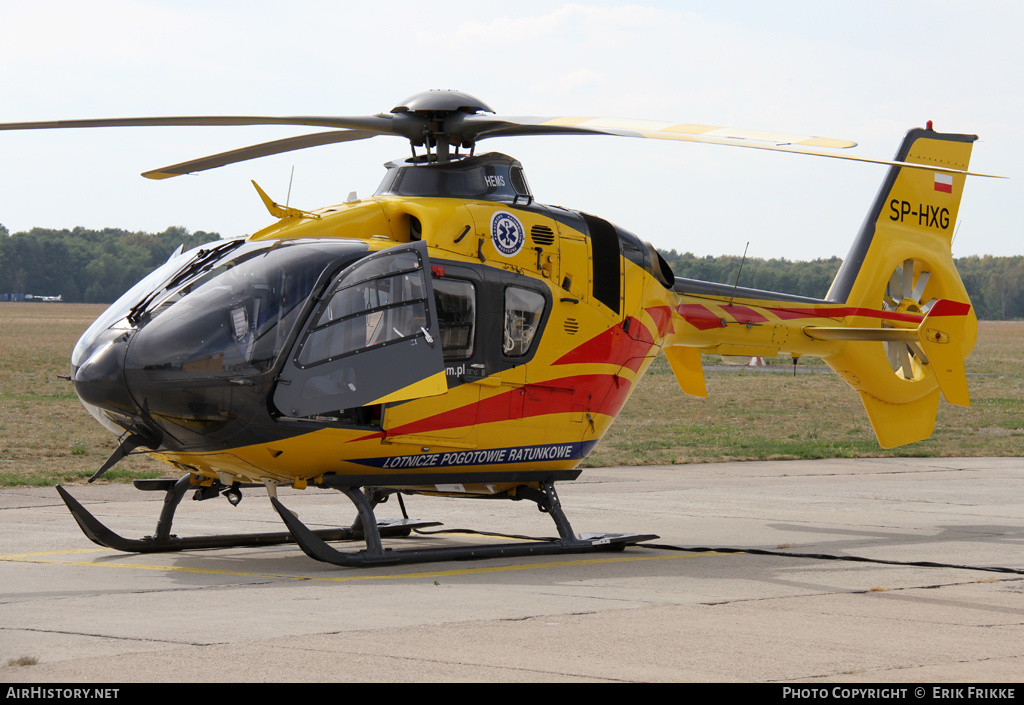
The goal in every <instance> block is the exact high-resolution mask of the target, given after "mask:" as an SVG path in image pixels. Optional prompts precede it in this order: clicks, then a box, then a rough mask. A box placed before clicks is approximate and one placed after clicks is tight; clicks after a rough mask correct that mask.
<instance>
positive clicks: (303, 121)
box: [0, 115, 398, 134]
mask: <svg viewBox="0 0 1024 705" xmlns="http://www.w3.org/2000/svg"><path fill="white" fill-rule="evenodd" d="M395 117H396V116H394V115H364V116H355V117H315V116H309V117H301V116H298V117H266V116H247V115H236V116H229V115H224V116H216V115H200V116H193V117H133V118H96V119H89V120H49V121H43V122H5V123H0V130H50V129H64V128H71V127H217V126H231V125H310V126H312V127H342V128H346V129H350V130H375V131H377V132H380V133H389V134H398V133H397V132H395V130H394V127H395V125H396V122H398V121H396V120H395Z"/></svg>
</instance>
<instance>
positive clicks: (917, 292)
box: [882, 259, 936, 380]
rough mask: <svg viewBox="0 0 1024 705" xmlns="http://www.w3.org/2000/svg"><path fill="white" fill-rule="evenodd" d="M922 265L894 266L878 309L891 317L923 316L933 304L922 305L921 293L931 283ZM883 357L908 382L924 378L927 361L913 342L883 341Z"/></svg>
mask: <svg viewBox="0 0 1024 705" xmlns="http://www.w3.org/2000/svg"><path fill="white" fill-rule="evenodd" d="M925 266H926V265H925V264H924V262H921V261H919V260H915V259H906V260H904V261H903V264H901V265H897V266H896V268H895V269H894V270H893V271H892V274H890V275H889V280H888V282H887V283H886V286H885V294H884V295H883V301H882V308H883V309H884V310H886V311H891V312H894V313H922V314H926V313H928V311H930V310H931V308H932V306H933V305H934V304H935V301H936V300H935V299H931V300H929V301H927V302H925V301H924V293H925V290H926V288H927V287H928V281H929V279H931V276H932V274H931V272H929V271H925V269H924V268H925ZM885 355H886V358H887V359H888V361H889V367H891V368H892V370H893V372H895V373H896V374H897V375H899V376H900V377H902V378H903V379H908V380H917V379H921V378H923V377H924V374H925V369H924V368H923V367H922V365H927V364H928V357H927V356H926V355H925V354H924V351H923V350H921V347H920V346H919V345H918V344H917V343H916V342H904V341H898V340H888V341H885Z"/></svg>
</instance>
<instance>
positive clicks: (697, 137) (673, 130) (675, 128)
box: [446, 115, 857, 149]
mask: <svg viewBox="0 0 1024 705" xmlns="http://www.w3.org/2000/svg"><path fill="white" fill-rule="evenodd" d="M459 122H460V123H461V124H462V125H465V126H466V127H469V128H470V130H474V131H475V132H476V133H477V134H478V137H477V139H485V138H487V137H504V136H509V135H511V134H516V135H525V134H533V135H538V134H604V135H617V136H620V137H648V138H654V139H671V140H683V141H689V142H710V143H713V144H732V143H733V141H737V140H744V141H746V140H749V141H755V142H769V143H773V144H775V145H796V146H802V147H826V148H829V149H848V148H850V147H856V146H857V143H856V142H851V141H850V140H841V139H835V138H832V137H814V136H812V135H793V134H789V133H783V132H765V131H763V130H743V129H737V128H732V127H719V126H717V125H696V124H691V123H673V122H664V121H658V120H631V119H618V118H594V117H556V118H544V117H502V116H492V115H467V116H464V117H463V118H462V120H460V121H459ZM446 127H448V125H446ZM549 130H550V131H549ZM451 131H452V132H453V133H455V134H458V131H457V130H451Z"/></svg>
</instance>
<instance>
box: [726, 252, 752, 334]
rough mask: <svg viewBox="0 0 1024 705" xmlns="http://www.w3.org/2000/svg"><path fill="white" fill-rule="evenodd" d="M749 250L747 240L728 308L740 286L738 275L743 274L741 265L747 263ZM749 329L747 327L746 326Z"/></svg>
mask: <svg viewBox="0 0 1024 705" xmlns="http://www.w3.org/2000/svg"><path fill="white" fill-rule="evenodd" d="M749 249H750V240H747V246H746V247H744V248H743V259H741V260H740V271H738V272H736V283H735V284H733V285H732V296H730V297H729V306H732V300H733V299H735V298H736V288H737V287H738V286H739V285H740V275H741V274H743V263H744V262H746V261H747V250H749ZM747 327H748V328H749V326H747Z"/></svg>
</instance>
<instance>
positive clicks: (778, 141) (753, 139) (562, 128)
mask: <svg viewBox="0 0 1024 705" xmlns="http://www.w3.org/2000/svg"><path fill="white" fill-rule="evenodd" d="M452 118H454V119H455V120H457V123H456V124H455V125H454V126H452V127H450V128H449V130H448V131H449V133H450V134H452V135H457V136H459V137H461V138H462V139H463V140H468V141H470V142H472V141H477V140H483V139H488V138H491V137H512V136H519V135H587V134H591V135H612V136H616V137H642V138H646V139H661V140H675V141H678V142H698V143H702V144H718V145H725V146H729V147H746V148H748V149H764V150H768V151H772V152H787V153H790V154H807V155H810V156H815V157H830V158H832V159H847V160H850V161H855V162H866V163H868V164H883V165H886V166H899V167H907V168H912V169H927V170H929V171H940V172H943V173H949V174H964V175H968V176H985V177H989V178H996V179H1002V178H1006V177H1003V176H997V175H995V174H981V173H978V172H973V171H963V170H962V169H953V168H949V167H942V166H936V165H933V164H914V163H912V162H900V161H893V160H889V159H872V158H870V157H858V156H853V155H850V154H841V153H839V152H830V151H826V150H825V149H823V148H828V149H846V148H849V147H853V146H856V142H851V141H849V140H840V139H834V138H831V137H814V136H810V135H790V134H785V133H774V132H758V131H753V130H741V129H734V128H724V127H715V126H713V125H692V124H686V123H678V124H676V123H666V122H655V121H651V120H618V119H609V118H591V117H559V118H543V117H502V116H492V115H454V116H452ZM452 118H450V120H451V119H452ZM446 127H447V123H446Z"/></svg>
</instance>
